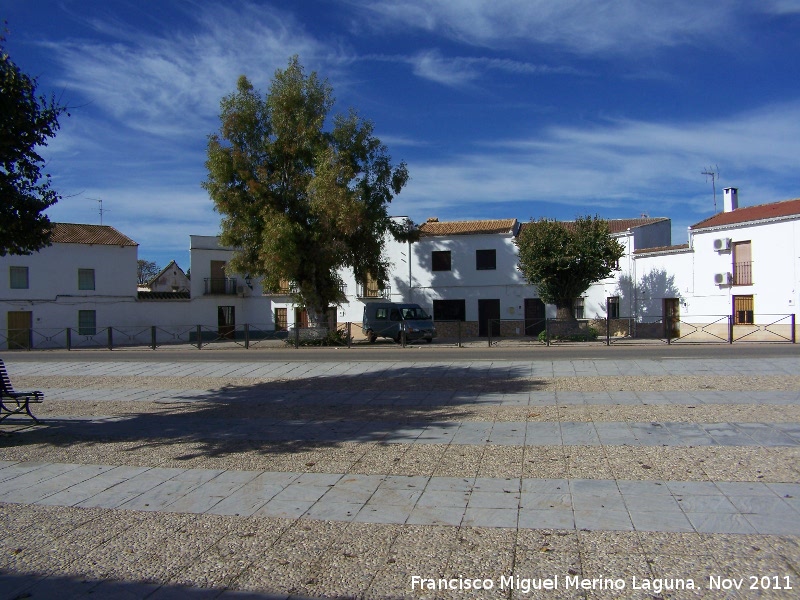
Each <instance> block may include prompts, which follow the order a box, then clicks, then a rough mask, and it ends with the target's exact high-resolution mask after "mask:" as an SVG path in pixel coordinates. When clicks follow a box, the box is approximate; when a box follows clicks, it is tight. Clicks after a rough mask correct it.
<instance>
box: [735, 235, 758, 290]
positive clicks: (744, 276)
mask: <svg viewBox="0 0 800 600" xmlns="http://www.w3.org/2000/svg"><path fill="white" fill-rule="evenodd" d="M733 285H753V259H752V252H751V246H750V242H749V241H748V242H736V243H735V244H733Z"/></svg>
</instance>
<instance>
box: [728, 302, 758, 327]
mask: <svg viewBox="0 0 800 600" xmlns="http://www.w3.org/2000/svg"><path fill="white" fill-rule="evenodd" d="M753 312H754V311H753V297H752V296H734V297H733V324H734V325H752V324H753V323H754V322H755V321H754V319H753Z"/></svg>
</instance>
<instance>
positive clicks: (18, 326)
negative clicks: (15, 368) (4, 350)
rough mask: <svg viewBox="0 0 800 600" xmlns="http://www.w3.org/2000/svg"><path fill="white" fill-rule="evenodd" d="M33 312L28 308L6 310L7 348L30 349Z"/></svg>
mask: <svg viewBox="0 0 800 600" xmlns="http://www.w3.org/2000/svg"><path fill="white" fill-rule="evenodd" d="M32 330H33V313H32V312H31V311H29V310H15V311H9V312H8V348H9V349H10V350H21V349H24V350H30V349H31V347H32V345H33V344H32V340H31V337H32V334H33V331H32Z"/></svg>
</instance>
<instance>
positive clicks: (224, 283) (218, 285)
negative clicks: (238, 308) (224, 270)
mask: <svg viewBox="0 0 800 600" xmlns="http://www.w3.org/2000/svg"><path fill="white" fill-rule="evenodd" d="M203 295H204V296H234V295H236V278H234V277H206V278H205V279H203Z"/></svg>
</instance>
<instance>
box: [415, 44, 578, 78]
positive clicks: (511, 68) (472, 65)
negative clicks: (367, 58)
mask: <svg viewBox="0 0 800 600" xmlns="http://www.w3.org/2000/svg"><path fill="white" fill-rule="evenodd" d="M407 61H408V62H409V63H410V64H411V65H412V66H413V71H414V74H415V75H417V76H418V77H422V78H424V79H429V80H431V81H435V82H437V83H441V84H443V85H447V86H451V87H460V86H464V85H466V84H468V83H470V82H472V81H474V80H476V79H478V78H480V77H481V76H482V75H484V74H485V73H486V72H488V71H503V72H505V73H512V74H515V75H546V74H555V73H562V74H563V73H569V74H572V75H575V74H578V73H579V71H578V70H577V69H574V68H572V67H553V66H548V65H538V64H533V63H528V62H522V61H516V60H510V59H497V58H487V57H454V58H449V57H444V56H443V55H442V53H441V52H440V51H438V50H426V51H423V52H419V53H418V54H416V55H415V56H413V57H411V58H410V59H407Z"/></svg>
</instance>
